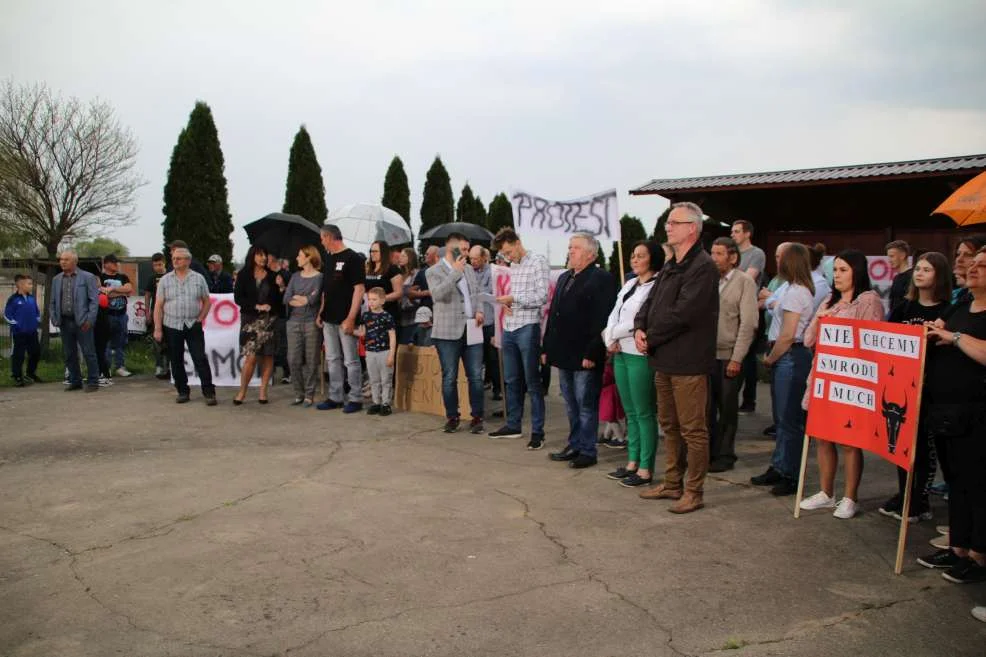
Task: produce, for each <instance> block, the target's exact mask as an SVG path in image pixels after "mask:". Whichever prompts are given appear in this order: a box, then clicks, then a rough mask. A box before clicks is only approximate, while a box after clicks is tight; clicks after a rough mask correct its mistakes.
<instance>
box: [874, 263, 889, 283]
mask: <svg viewBox="0 0 986 657" xmlns="http://www.w3.org/2000/svg"><path fill="white" fill-rule="evenodd" d="M889 274H890V264H889V263H888V262H887V261H886V260H873V261H871V262H870V280H874V281H882V280H884V279H885V278H889Z"/></svg>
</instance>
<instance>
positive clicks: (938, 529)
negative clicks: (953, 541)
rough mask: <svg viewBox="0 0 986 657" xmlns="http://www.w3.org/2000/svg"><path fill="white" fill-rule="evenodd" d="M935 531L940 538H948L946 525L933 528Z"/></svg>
mask: <svg viewBox="0 0 986 657" xmlns="http://www.w3.org/2000/svg"><path fill="white" fill-rule="evenodd" d="M935 531H936V532H938V533H939V534H941V535H942V536H948V525H938V526H937V527H935Z"/></svg>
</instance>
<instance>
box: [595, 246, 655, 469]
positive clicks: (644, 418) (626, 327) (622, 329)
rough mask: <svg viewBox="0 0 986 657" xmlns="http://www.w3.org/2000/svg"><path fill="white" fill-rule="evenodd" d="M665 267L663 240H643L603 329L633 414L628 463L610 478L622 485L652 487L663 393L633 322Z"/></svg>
mask: <svg viewBox="0 0 986 657" xmlns="http://www.w3.org/2000/svg"><path fill="white" fill-rule="evenodd" d="M663 265H664V250H663V249H661V246H660V245H659V244H658V243H657V242H653V241H647V242H638V243H637V244H636V245H634V247H633V252H632V253H631V255H630V269H631V270H632V271H633V274H634V277H633V278H631V279H630V280H628V281H627V282H626V284H625V285H624V286H623V288H622V289H621V290H620V292H619V294H618V295H617V297H616V305H615V306H614V307H613V312H611V313H610V315H609V321H607V323H606V328H605V329H604V330H603V341H604V342H605V343H606V348H607V350H608V351H609V353H610V354H611V355H612V357H613V373H614V374H615V375H616V388H617V390H619V392H620V402H621V403H622V404H623V410H624V411H626V415H627V464H626V466H625V467H620V468H617V469H616V470H615V471H614V472H611V473H609V474H608V475H606V476H607V477H609V478H610V479H614V480H616V481H618V482H619V483H620V485H621V486H626V487H628V488H633V487H635V486H646V485H648V484H650V483H651V477H652V473H653V469H654V453H655V451H656V450H657V421H656V416H657V393H656V392H655V390H654V373H653V372H652V371H651V369H650V365H648V364H647V354H642V353H640V352H639V351H637V347H636V346H635V345H634V342H633V319H634V317H636V315H637V311H638V310H639V309H640V306H641V304H643V302H644V300H645V299H647V296H648V295H649V294H650V292H651V288H653V286H654V283H655V281H656V280H657V277H658V272H659V271H660V269H661V267H662V266H663Z"/></svg>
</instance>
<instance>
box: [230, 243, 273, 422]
mask: <svg viewBox="0 0 986 657" xmlns="http://www.w3.org/2000/svg"><path fill="white" fill-rule="evenodd" d="M233 299H234V301H235V302H236V305H238V306H239V307H240V356H241V357H242V358H243V371H242V372H241V374H240V391H239V392H238V393H237V395H236V397H234V398H233V404H235V405H237V406H239V405H240V404H242V403H243V400H244V399H246V394H247V388H248V387H249V385H250V380H251V379H252V378H253V373H254V371H255V370H256V367H257V360H258V359H260V362H261V367H260V394H259V401H260V403H261V404H266V403H267V386H268V384H269V383H270V379H271V376H272V375H273V374H274V351H275V349H276V348H277V344H276V340H275V337H274V322H275V321H276V320H277V318H278V316H279V314H280V312H281V306H282V301H281V292H280V289H279V288H278V286H277V278H276V275H275V274H274V272H272V271H271V270H269V269H268V268H267V251H266V250H265V249H264V248H263V247H261V246H251V247H250V250H249V251H247V257H246V260H245V261H244V263H243V269H241V270H240V271H239V273H238V274H237V276H236V285H235V286H234V287H233Z"/></svg>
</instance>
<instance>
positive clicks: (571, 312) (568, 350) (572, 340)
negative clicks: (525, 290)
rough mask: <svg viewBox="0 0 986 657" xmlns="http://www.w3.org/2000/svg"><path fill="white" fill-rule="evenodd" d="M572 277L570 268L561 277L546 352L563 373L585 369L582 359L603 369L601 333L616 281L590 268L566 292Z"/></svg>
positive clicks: (554, 301) (603, 358)
mask: <svg viewBox="0 0 986 657" xmlns="http://www.w3.org/2000/svg"><path fill="white" fill-rule="evenodd" d="M573 276H574V274H573V270H571V269H569V270H568V271H566V272H565V273H564V274H562V275H561V276H560V277H559V278H558V283H557V285H556V286H555V294H554V296H553V297H552V298H551V309H550V310H549V311H548V326H547V328H546V329H545V332H544V353H545V354H547V356H548V362H549V363H550V364H551V365H554V366H555V367H558V368H561V369H564V370H581V369H583V368H582V360H583V359H588V360H591V361H593V362H594V363H595V364H596V367H598V368H602V367H603V365H604V364H605V362H606V345H605V344H604V343H603V338H602V332H603V329H604V328H606V320H607V318H608V317H609V312H610V311H611V310H612V309H613V304H614V303H616V292H617V289H616V281H615V279H614V278H613V276H612V275H611V274H610V273H609V272H608V271H606V270H605V269H601V268H599V267H597V266H596V265H589V266H588V267H587V268H585V269H584V270H582V273H581V274H579V275H578V276H575V277H574V278H575V280H573V281H572V285H571V287H570V288H569V289H568V290H567V291H565V288H566V286H567V285H568V282H569V280H571V279H572V277H573Z"/></svg>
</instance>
